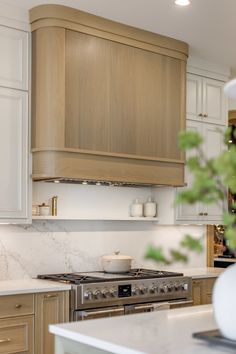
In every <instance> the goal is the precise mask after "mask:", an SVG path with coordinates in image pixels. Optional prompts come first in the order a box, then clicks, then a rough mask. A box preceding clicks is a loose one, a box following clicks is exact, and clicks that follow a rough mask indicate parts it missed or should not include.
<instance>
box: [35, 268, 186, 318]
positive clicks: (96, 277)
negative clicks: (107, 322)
mask: <svg viewBox="0 0 236 354" xmlns="http://www.w3.org/2000/svg"><path fill="white" fill-rule="evenodd" d="M38 278H40V279H48V280H54V281H59V282H64V283H69V284H71V285H72V291H71V297H70V319H71V321H78V320H85V319H90V318H99V317H108V316H116V315H126V314H131V313H138V312H149V311H156V310H160V309H164V308H173V307H180V306H189V305H191V304H192V300H191V294H192V281H191V278H189V277H185V276H183V274H182V273H174V272H166V271H156V270H149V269H131V271H130V272H128V273H122V274H111V273H104V272H100V271H95V272H83V273H65V274H47V275H39V276H38Z"/></svg>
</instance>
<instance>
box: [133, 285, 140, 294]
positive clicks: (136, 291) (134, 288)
mask: <svg viewBox="0 0 236 354" xmlns="http://www.w3.org/2000/svg"><path fill="white" fill-rule="evenodd" d="M138 293H139V291H138V288H136V286H134V287H133V288H132V295H138Z"/></svg>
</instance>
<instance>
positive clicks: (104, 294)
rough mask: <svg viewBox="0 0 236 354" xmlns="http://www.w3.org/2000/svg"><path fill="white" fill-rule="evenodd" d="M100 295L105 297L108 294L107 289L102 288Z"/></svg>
mask: <svg viewBox="0 0 236 354" xmlns="http://www.w3.org/2000/svg"><path fill="white" fill-rule="evenodd" d="M102 296H103V297H105V298H107V297H109V296H110V291H109V290H108V289H103V290H102Z"/></svg>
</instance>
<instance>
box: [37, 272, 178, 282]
mask: <svg viewBox="0 0 236 354" xmlns="http://www.w3.org/2000/svg"><path fill="white" fill-rule="evenodd" d="M89 273H91V275H90V274H89ZM109 276H110V278H109ZM176 276H183V273H176V272H167V271H162V270H155V269H143V268H134V269H131V270H130V272H127V273H120V274H110V275H109V273H104V272H102V271H96V272H87V273H86V274H84V273H61V274H43V275H38V278H39V279H46V280H52V281H59V282H62V283H68V284H75V285H79V284H84V283H93V282H94V283H96V282H105V281H116V280H128V279H129V280H132V279H152V278H153V279H155V278H164V277H176Z"/></svg>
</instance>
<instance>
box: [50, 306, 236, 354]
mask: <svg viewBox="0 0 236 354" xmlns="http://www.w3.org/2000/svg"><path fill="white" fill-rule="evenodd" d="M215 328H216V324H215V321H214V318H213V312H212V306H211V305H202V306H194V307H186V308H179V309H174V310H162V311H157V312H151V313H142V314H135V315H127V316H119V317H111V318H104V319H96V320H89V321H81V322H71V323H67V324H61V325H50V327H49V330H50V332H51V333H54V334H55V335H58V336H61V337H64V338H67V339H71V340H73V341H75V342H78V343H83V344H86V345H89V346H90V347H95V348H97V349H101V350H104V351H108V352H111V353H115V354H200V353H201V354H225V353H235V350H232V351H231V349H227V350H226V349H225V348H224V347H221V348H220V347H218V346H215V345H211V346H208V345H207V344H206V343H205V342H203V341H201V340H199V339H194V338H192V333H194V332H200V331H205V330H212V329H215Z"/></svg>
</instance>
